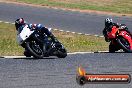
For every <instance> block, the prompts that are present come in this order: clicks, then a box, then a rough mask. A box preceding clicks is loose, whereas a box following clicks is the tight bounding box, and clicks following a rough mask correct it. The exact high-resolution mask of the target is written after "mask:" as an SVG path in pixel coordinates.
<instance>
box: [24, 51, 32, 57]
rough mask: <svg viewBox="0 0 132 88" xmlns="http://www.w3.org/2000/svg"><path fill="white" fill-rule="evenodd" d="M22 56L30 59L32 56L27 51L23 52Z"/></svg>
mask: <svg viewBox="0 0 132 88" xmlns="http://www.w3.org/2000/svg"><path fill="white" fill-rule="evenodd" d="M24 55H25V56H26V57H31V56H32V55H31V53H30V52H29V51H27V50H25V51H24Z"/></svg>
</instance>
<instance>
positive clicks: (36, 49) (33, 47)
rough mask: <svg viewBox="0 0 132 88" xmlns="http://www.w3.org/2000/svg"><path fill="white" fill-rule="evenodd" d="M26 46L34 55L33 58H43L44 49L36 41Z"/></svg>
mask: <svg viewBox="0 0 132 88" xmlns="http://www.w3.org/2000/svg"><path fill="white" fill-rule="evenodd" d="M26 46H27V49H28V50H29V51H30V53H31V54H32V55H33V57H35V58H43V56H44V53H43V50H42V47H40V45H39V44H37V43H36V42H35V41H31V42H26Z"/></svg>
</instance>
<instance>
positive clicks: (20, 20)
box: [15, 18, 26, 25]
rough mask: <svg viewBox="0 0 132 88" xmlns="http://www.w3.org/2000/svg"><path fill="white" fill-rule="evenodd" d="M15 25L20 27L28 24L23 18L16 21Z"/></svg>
mask: <svg viewBox="0 0 132 88" xmlns="http://www.w3.org/2000/svg"><path fill="white" fill-rule="evenodd" d="M15 23H16V24H18V25H24V24H25V23H26V22H25V21H24V19H23V18H19V19H17V20H16V21H15Z"/></svg>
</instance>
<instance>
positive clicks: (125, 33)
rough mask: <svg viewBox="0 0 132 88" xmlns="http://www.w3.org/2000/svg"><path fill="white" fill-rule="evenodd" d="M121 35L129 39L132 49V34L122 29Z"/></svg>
mask: <svg viewBox="0 0 132 88" xmlns="http://www.w3.org/2000/svg"><path fill="white" fill-rule="evenodd" d="M119 35H121V36H123V37H124V38H125V39H127V40H128V42H129V44H130V49H132V38H131V36H130V34H129V33H127V32H126V31H120V33H119Z"/></svg>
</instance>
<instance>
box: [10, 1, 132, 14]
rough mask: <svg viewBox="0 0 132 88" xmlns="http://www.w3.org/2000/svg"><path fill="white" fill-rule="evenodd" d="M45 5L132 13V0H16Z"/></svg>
mask: <svg viewBox="0 0 132 88" xmlns="http://www.w3.org/2000/svg"><path fill="white" fill-rule="evenodd" d="M9 1H10V0H9ZM15 1H17V2H26V3H30V4H40V5H43V6H51V7H63V8H72V9H83V10H84V9H85V10H98V11H108V12H115V13H125V14H132V10H131V9H132V0H61V1H60V0H15Z"/></svg>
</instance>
